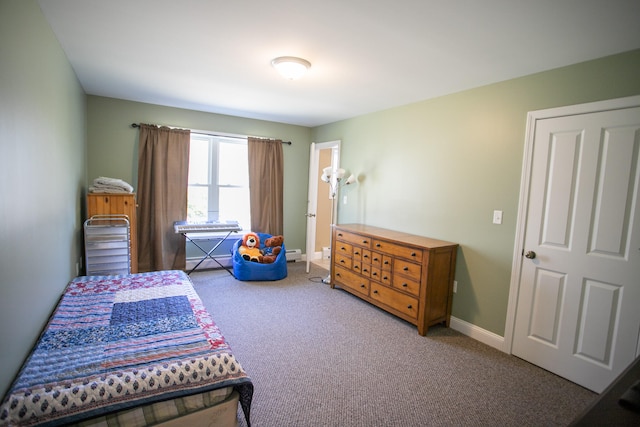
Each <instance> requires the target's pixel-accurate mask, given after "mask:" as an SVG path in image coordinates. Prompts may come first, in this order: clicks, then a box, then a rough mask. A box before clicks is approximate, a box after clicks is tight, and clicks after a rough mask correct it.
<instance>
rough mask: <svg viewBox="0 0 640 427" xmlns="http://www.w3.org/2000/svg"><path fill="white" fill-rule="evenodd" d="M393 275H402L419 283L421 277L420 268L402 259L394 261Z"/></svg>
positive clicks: (418, 265)
mask: <svg viewBox="0 0 640 427" xmlns="http://www.w3.org/2000/svg"><path fill="white" fill-rule="evenodd" d="M393 274H402V275H403V276H407V277H409V278H410V279H414V280H416V281H418V282H419V281H420V278H421V276H422V266H421V265H420V264H414V263H412V262H407V261H405V260H403V259H394V260H393Z"/></svg>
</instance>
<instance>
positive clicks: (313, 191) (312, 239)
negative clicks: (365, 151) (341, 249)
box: [306, 140, 340, 273]
mask: <svg viewBox="0 0 640 427" xmlns="http://www.w3.org/2000/svg"><path fill="white" fill-rule="evenodd" d="M328 166H331V167H332V168H338V167H339V166H340V141H339V140H337V141H329V142H321V143H311V149H310V155H309V193H308V200H307V214H306V216H307V244H306V259H307V273H308V272H309V268H310V263H311V262H316V263H318V264H320V265H322V266H323V267H325V268H328V263H329V260H328V259H327V258H326V256H327V250H328V248H330V246H331V218H332V217H333V218H335V215H336V212H335V209H336V208H337V206H334V204H333V202H332V200H331V198H330V191H329V186H328V185H327V184H326V183H324V182H322V181H321V180H320V176H321V175H322V169H324V168H326V167H328ZM332 209H334V212H333V213H332V212H331V210H332ZM323 258H324V259H323Z"/></svg>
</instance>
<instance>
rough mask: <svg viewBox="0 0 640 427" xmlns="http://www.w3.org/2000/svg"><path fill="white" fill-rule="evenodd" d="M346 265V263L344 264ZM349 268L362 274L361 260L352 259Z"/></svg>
mask: <svg viewBox="0 0 640 427" xmlns="http://www.w3.org/2000/svg"><path fill="white" fill-rule="evenodd" d="M345 267H346V265H345ZM351 269H352V270H353V271H355V272H356V273H358V274H362V262H361V261H357V260H353V267H351Z"/></svg>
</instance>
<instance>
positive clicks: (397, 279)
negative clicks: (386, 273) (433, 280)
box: [393, 274, 420, 296]
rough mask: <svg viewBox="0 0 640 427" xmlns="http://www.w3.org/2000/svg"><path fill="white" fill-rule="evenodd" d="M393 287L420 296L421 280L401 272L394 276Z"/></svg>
mask: <svg viewBox="0 0 640 427" xmlns="http://www.w3.org/2000/svg"><path fill="white" fill-rule="evenodd" d="M393 287H394V288H397V289H400V290H402V291H405V292H409V293H410V294H413V295H415V296H420V282H419V281H417V280H413V279H409V278H408V277H405V276H402V275H400V274H395V275H394V276H393Z"/></svg>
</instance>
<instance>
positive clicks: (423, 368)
mask: <svg viewBox="0 0 640 427" xmlns="http://www.w3.org/2000/svg"><path fill="white" fill-rule="evenodd" d="M288 271H289V275H288V277H287V278H285V279H284V280H280V281H275V282H241V281H238V280H236V279H235V278H234V277H232V276H231V275H230V274H229V273H228V272H226V271H224V270H210V271H196V272H194V273H192V274H191V279H192V281H193V283H194V285H195V289H196V291H197V292H198V294H199V295H200V297H201V298H202V301H203V303H204V305H205V307H206V308H207V310H209V312H210V313H211V315H212V316H213V318H214V321H215V322H216V324H217V325H218V326H219V327H220V329H221V331H222V333H223V335H224V336H225V337H226V339H227V341H228V342H229V343H230V345H231V347H232V349H233V352H234V354H235V355H236V357H237V358H238V360H239V362H240V363H241V364H242V366H243V367H244V369H245V370H246V371H247V373H248V374H249V376H250V377H251V379H252V380H253V383H254V386H255V392H254V397H253V403H252V407H251V423H252V425H253V426H255V427H263V426H264V427H286V426H296V427H306V426H309V427H316V426H362V427H364V426H367V427H369V426H520V427H521V426H564V425H568V424H569V423H570V422H571V421H572V420H573V419H574V418H575V417H576V416H577V415H579V414H580V413H581V412H582V411H583V410H584V409H585V408H586V407H587V406H588V405H589V404H590V403H591V402H592V401H593V400H595V398H596V397H597V395H596V394H595V393H593V392H591V391H589V390H586V389H584V388H582V387H580V386H578V385H576V384H574V383H571V382H569V381H567V380H565V379H563V378H560V377H558V376H556V375H554V374H552V373H550V372H548V371H545V370H543V369H541V368H538V367H536V366H534V365H531V364H530V363H528V362H525V361H523V360H521V359H519V358H517V357H514V356H510V355H507V354H505V353H502V352H500V351H498V350H496V349H494V348H492V347H489V346H487V345H485V344H482V343H480V342H478V341H476V340H474V339H471V338H469V337H467V336H465V335H463V334H461V333H459V332H457V331H454V330H452V329H450V328H445V327H443V326H434V327H431V328H430V329H429V332H428V334H427V336H425V337H422V336H420V335H418V332H417V329H416V327H415V326H413V325H411V324H409V323H407V322H405V321H403V320H401V319H398V318H397V317H395V316H392V315H390V314H388V313H386V312H384V311H382V310H380V309H378V308H376V307H374V306H372V305H370V304H368V303H366V302H364V301H362V300H360V299H358V298H356V297H354V296H352V295H350V294H348V293H347V292H345V291H342V290H339V289H331V288H330V287H329V286H328V285H325V284H323V283H321V279H322V278H323V277H325V276H326V275H327V270H324V269H322V268H319V267H317V266H315V265H314V266H312V269H311V272H310V273H309V274H307V273H306V272H305V264H304V263H302V262H298V263H289V264H288ZM238 421H239V425H240V426H244V425H245V424H244V419H243V418H242V417H239V420H238Z"/></svg>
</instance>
